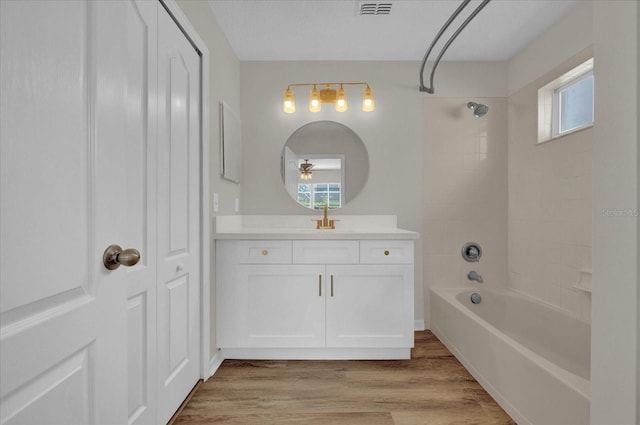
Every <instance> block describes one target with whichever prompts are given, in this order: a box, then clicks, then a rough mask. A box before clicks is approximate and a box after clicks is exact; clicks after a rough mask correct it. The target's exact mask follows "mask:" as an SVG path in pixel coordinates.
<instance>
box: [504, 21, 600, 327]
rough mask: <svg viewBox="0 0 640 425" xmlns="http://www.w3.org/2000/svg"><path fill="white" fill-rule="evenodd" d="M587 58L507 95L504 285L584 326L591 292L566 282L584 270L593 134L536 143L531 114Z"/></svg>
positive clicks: (575, 59)
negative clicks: (543, 91)
mask: <svg viewBox="0 0 640 425" xmlns="http://www.w3.org/2000/svg"><path fill="white" fill-rule="evenodd" d="M586 24H587V25H588V24H589V23H588V22H587V23H586ZM521 57H523V55H522V56H521ZM591 57H592V51H591V49H590V48H587V49H584V50H583V51H582V52H580V53H578V54H577V55H573V56H572V57H571V58H569V59H568V60H564V61H563V62H562V63H561V64H560V65H558V66H556V67H555V69H553V70H552V71H549V72H547V73H545V74H544V75H543V76H541V77H540V78H538V79H536V80H535V81H533V82H532V83H530V84H527V85H526V86H525V87H523V88H522V89H520V90H518V91H516V92H515V93H513V94H511V95H510V96H509V115H508V127H509V178H508V179H509V223H508V233H509V242H508V253H509V254H508V265H509V266H508V267H509V269H508V272H509V287H510V288H512V289H515V290H517V291H519V292H522V293H525V294H527V295H529V296H532V297H534V298H537V299H539V300H542V301H544V302H546V303H548V304H552V305H554V306H556V307H558V308H561V309H563V310H565V311H566V312H567V313H569V314H571V315H572V316H574V317H578V318H580V319H582V320H584V321H586V322H589V321H590V320H591V295H590V294H587V293H585V292H582V291H577V290H576V289H575V288H573V285H575V284H576V283H577V282H578V279H579V278H580V276H581V272H591V268H592V267H591V246H592V219H591V216H592V210H593V207H592V191H593V184H592V168H593V165H592V162H593V129H592V128H587V129H584V130H581V131H578V132H575V133H572V134H568V135H565V136H562V137H559V138H556V139H553V140H550V141H548V142H545V143H541V144H538V143H537V139H538V114H537V110H538V89H539V88H540V87H543V86H544V85H546V84H547V83H549V82H550V81H553V80H555V79H556V78H558V77H559V76H561V75H563V74H564V73H566V72H568V71H570V70H571V69H573V68H575V67H576V66H578V65H579V64H581V63H583V62H584V61H586V60H588V59H590V58H591Z"/></svg>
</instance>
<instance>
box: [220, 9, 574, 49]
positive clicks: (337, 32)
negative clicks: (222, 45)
mask: <svg viewBox="0 0 640 425" xmlns="http://www.w3.org/2000/svg"><path fill="white" fill-rule="evenodd" d="M580 1H581V0H492V1H491V2H490V3H489V4H488V5H487V6H486V7H485V8H484V9H483V10H482V11H481V12H480V13H479V14H478V15H477V16H476V17H475V18H474V19H473V20H472V21H471V23H469V25H468V26H467V27H466V28H465V30H464V31H462V33H461V34H460V35H459V36H458V38H457V39H456V40H455V41H454V42H453V43H452V44H451V47H450V48H449V49H448V50H447V53H446V54H445V56H444V57H443V60H445V61H501V60H507V59H509V58H511V57H512V56H513V55H514V54H515V53H517V52H518V51H520V50H521V49H522V48H524V47H525V46H526V45H527V44H528V43H530V42H531V41H532V40H534V39H535V38H536V37H537V36H538V35H539V34H541V33H542V32H544V30H545V29H547V28H548V27H549V26H551V25H552V24H553V23H554V22H556V21H557V20H558V19H559V18H561V17H562V16H564V15H565V14H567V13H568V12H569V11H570V10H571V9H572V8H573V7H575V6H576V5H577V4H578V3H579V2H580ZM582 1H584V0H582ZM361 2H362V1H360V0H209V4H210V6H211V8H212V9H213V12H214V14H215V15H216V17H217V19H218V22H219V23H220V25H221V26H222V29H223V31H224V32H225V34H226V36H227V38H228V40H229V42H230V43H231V46H232V47H233V49H234V50H235V52H236V54H237V55H238V58H239V59H240V60H241V61H252V60H274V61H287V60H392V61H403V60H408V61H421V60H422V58H423V56H424V54H425V52H426V50H427V47H428V46H429V44H430V43H431V41H432V40H433V38H434V37H435V35H436V34H437V32H438V31H439V30H440V28H441V27H442V25H443V24H444V23H445V22H446V20H447V19H448V18H449V16H450V15H451V14H452V13H453V11H454V10H455V9H456V8H457V7H458V5H459V4H461V1H459V0H371V1H367V2H369V3H375V2H384V3H392V6H391V13H390V14H389V15H377V16H361V15H359V13H358V11H359V4H360V3H361ZM479 4H480V0H472V1H471V3H470V4H469V5H468V6H467V7H466V9H465V10H464V11H463V12H462V13H461V14H460V16H459V17H458V19H457V20H456V21H454V22H453V24H452V25H451V27H450V28H449V31H447V32H446V33H445V34H444V35H443V37H442V38H441V40H440V42H439V43H438V45H437V47H436V49H435V51H434V52H432V54H431V56H430V60H431V58H432V57H433V58H435V56H436V55H437V54H438V53H439V47H441V46H442V45H443V44H444V43H445V42H446V40H447V39H448V37H449V36H450V35H451V34H452V33H453V31H455V29H456V28H457V27H458V26H459V24H460V23H462V21H463V20H464V19H465V18H466V17H467V16H468V15H469V14H470V13H471V11H472V10H473V9H475V7H476V6H477V5H479Z"/></svg>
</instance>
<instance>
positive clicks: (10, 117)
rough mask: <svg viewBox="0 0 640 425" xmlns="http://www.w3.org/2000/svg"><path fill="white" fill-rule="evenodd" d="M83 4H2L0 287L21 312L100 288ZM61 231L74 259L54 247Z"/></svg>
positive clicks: (8, 311) (2, 303)
mask: <svg viewBox="0 0 640 425" xmlns="http://www.w3.org/2000/svg"><path fill="white" fill-rule="evenodd" d="M39 6H41V7H42V8H43V9H42V10H40V9H39ZM36 8H38V10H35V9H36ZM32 12H33V13H34V14H35V16H30V15H31V13H32ZM87 13H88V8H87V5H85V4H78V5H77V7H74V5H73V2H67V3H63V4H60V7H57V6H55V5H54V7H52V6H51V5H47V4H43V3H34V4H28V5H24V6H21V5H20V4H19V3H17V2H3V4H2V18H1V19H2V76H3V79H2V84H3V85H2V130H1V131H2V142H3V143H2V159H1V161H2V199H1V201H2V217H1V220H2V247H1V248H0V249H1V250H2V256H1V258H0V262H1V269H2V290H3V291H6V292H7V293H9V294H11V296H7V297H5V296H3V297H1V299H0V310H1V311H2V313H3V315H8V316H11V317H14V318H16V319H17V318H18V317H25V316H29V315H33V314H36V313H38V312H42V311H44V310H47V309H49V308H51V307H52V306H54V305H60V304H64V303H66V302H72V301H73V300H75V299H77V298H78V297H84V296H87V295H88V294H92V292H93V290H94V288H93V287H92V283H93V282H92V280H91V279H89V278H88V277H89V275H90V273H91V272H92V268H91V264H90V261H91V259H90V255H89V253H90V252H91V249H90V246H91V239H90V237H89V225H90V222H91V217H90V214H91V199H90V196H91V195H90V193H89V188H90V187H91V186H92V184H93V181H94V179H95V176H94V173H95V168H94V164H93V163H92V162H90V161H91V156H90V150H91V145H90V144H89V143H87V138H88V134H89V126H90V125H91V123H90V122H89V121H88V120H87V119H78V117H84V118H86V117H85V115H86V112H85V111H86V110H87V107H88V99H89V90H90V87H89V86H88V84H87V83H88V82H87V80H86V79H87V67H88V65H89V62H90V61H91V58H90V57H89V56H88V54H89V52H88V46H87V41H86V40H88V39H89V37H88V35H89V32H90V30H89V29H88V28H87ZM22 23H24V26H23V25H22ZM60 26H62V27H63V28H64V30H59V29H58V27H60ZM58 40H59V41H58ZM52 41H55V42H52ZM24 52H29V54H28V55H25V54H24ZM42 69H52V72H50V73H49V72H46V73H43V72H42ZM52 87H60V88H61V89H62V88H64V90H61V89H59V90H55V89H54V90H52ZM60 105H65V108H64V110H60V109H61V108H60ZM52 111H56V113H52ZM35 117H37V125H34V118H35ZM30 164H37V168H35V169H34V167H33V166H30ZM67 164H69V166H68V165H67ZM34 171H35V172H34ZM36 240H37V241H38V242H39V243H37V244H33V243H29V242H30V241H36ZM62 240H64V241H65V246H64V248H63V249H64V252H65V255H68V256H69V257H70V258H73V259H74V264H75V265H74V267H69V264H68V263H66V262H61V261H59V258H58V257H57V256H56V255H51V254H52V253H55V252H58V251H59V250H60V248H61V247H60V241H62ZM34 260H37V262H38V267H33V264H34Z"/></svg>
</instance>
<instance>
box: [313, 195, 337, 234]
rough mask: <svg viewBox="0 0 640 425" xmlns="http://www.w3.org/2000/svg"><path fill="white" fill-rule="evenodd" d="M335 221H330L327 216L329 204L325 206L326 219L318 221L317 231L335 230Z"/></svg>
mask: <svg viewBox="0 0 640 425" xmlns="http://www.w3.org/2000/svg"><path fill="white" fill-rule="evenodd" d="M335 228H336V225H335V220H329V217H328V215H327V204H326V202H325V204H324V217H323V218H322V219H321V220H316V229H335Z"/></svg>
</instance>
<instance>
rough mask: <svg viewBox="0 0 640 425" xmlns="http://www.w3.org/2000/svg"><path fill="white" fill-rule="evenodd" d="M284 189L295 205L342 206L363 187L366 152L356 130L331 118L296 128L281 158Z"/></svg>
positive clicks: (321, 207) (365, 176)
mask: <svg viewBox="0 0 640 425" xmlns="http://www.w3.org/2000/svg"><path fill="white" fill-rule="evenodd" d="M281 174H282V180H283V182H284V185H285V189H286V190H287V192H288V193H289V195H290V196H291V198H293V199H294V200H296V201H297V202H298V204H300V205H302V206H304V207H306V208H310V209H314V210H322V209H323V208H324V205H325V204H327V207H328V208H329V209H336V208H340V207H342V206H343V205H344V204H345V203H347V202H348V201H350V200H351V199H353V198H354V197H355V196H356V195H357V194H358V193H359V192H360V191H361V190H362V188H363V187H364V185H365V183H366V180H367V177H368V175H369V155H368V153H367V150H366V148H365V146H364V143H362V140H361V139H360V137H358V135H357V134H356V133H354V132H353V131H352V130H351V129H350V128H348V127H347V126H345V125H342V124H339V123H336V122H332V121H317V122H312V123H309V124H306V125H304V126H302V127H300V128H299V129H298V130H296V131H295V132H294V133H293V134H292V135H291V137H289V139H288V140H287V143H286V144H285V146H284V148H283V150H282V157H281Z"/></svg>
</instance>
